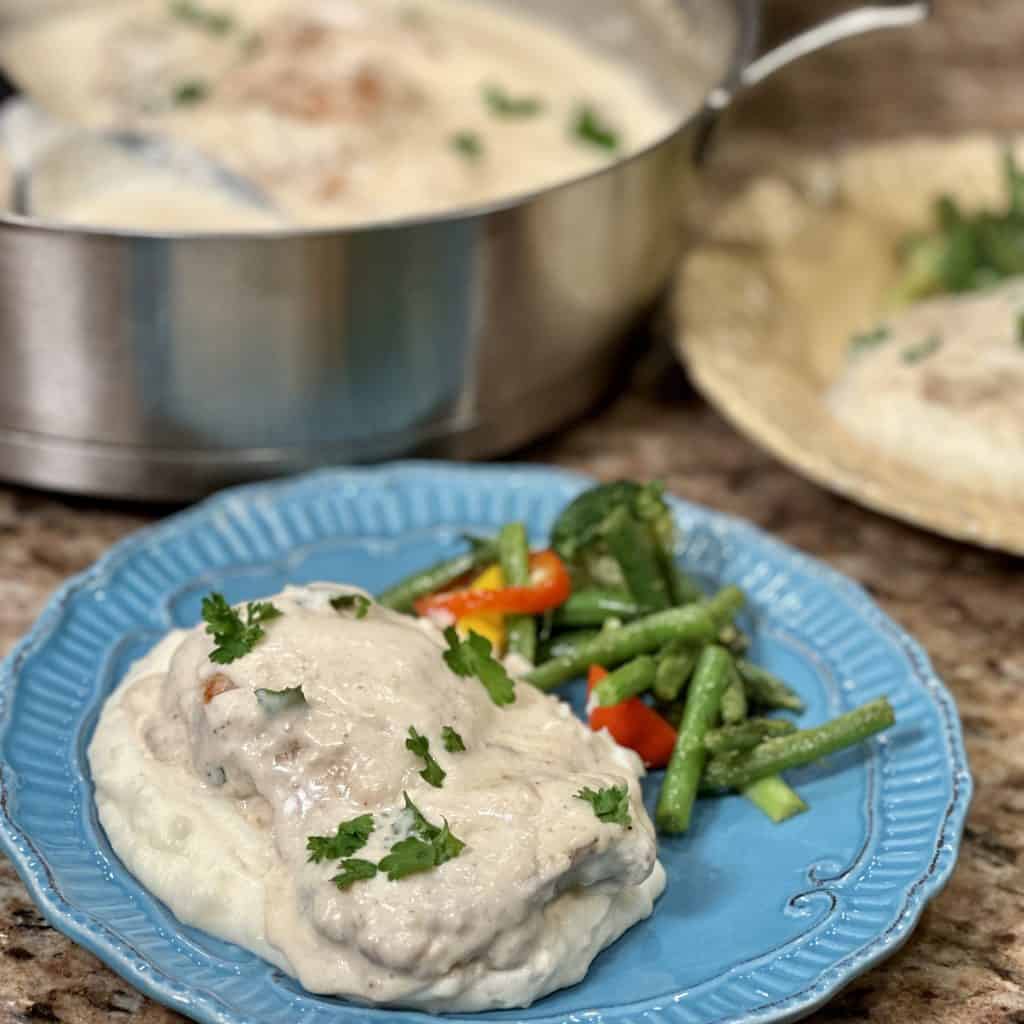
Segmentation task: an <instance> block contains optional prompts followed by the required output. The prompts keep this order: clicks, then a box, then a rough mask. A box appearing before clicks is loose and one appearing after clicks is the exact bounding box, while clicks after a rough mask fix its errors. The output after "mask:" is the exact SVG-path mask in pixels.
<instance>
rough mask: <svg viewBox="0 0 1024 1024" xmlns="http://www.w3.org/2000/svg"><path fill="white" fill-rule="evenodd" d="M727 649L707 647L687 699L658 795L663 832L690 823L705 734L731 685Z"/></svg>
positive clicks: (679, 829) (678, 829)
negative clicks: (673, 748) (726, 690)
mask: <svg viewBox="0 0 1024 1024" xmlns="http://www.w3.org/2000/svg"><path fill="white" fill-rule="evenodd" d="M730 664H731V661H730V658H729V653H728V651H726V650H724V649H723V648H721V647H716V646H714V645H709V646H708V647H705V648H704V651H703V653H702V654H701V656H700V661H698V662H697V670H696V671H695V672H694V674H693V683H692V685H691V686H690V692H689V694H688V695H687V698H686V710H685V712H684V713H683V721H682V724H681V725H680V727H679V736H678V738H677V739H676V746H675V750H674V751H673V752H672V759H671V760H670V761H669V765H668V770H667V771H666V772H665V780H664V782H663V783H662V786H661V793H660V795H659V796H658V809H657V815H656V817H657V821H658V828H659V829H661V831H662V832H668V833H679V832H685V831H686V830H687V828H689V826H690V816H691V814H692V813H693V802H694V800H695V799H696V797H697V789H698V787H699V785H700V778H701V773H702V772H703V771H704V762H705V760H706V759H707V751H706V750H705V748H704V736H705V734H706V733H707V731H708V730H709V729H710V728H711V726H712V725H713V724H714V722H715V719H716V718H717V717H718V713H719V708H720V705H721V702H722V694H723V693H725V689H726V687H727V686H728V685H729V667H730Z"/></svg>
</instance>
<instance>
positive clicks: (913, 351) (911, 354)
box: [903, 334, 942, 366]
mask: <svg viewBox="0 0 1024 1024" xmlns="http://www.w3.org/2000/svg"><path fill="white" fill-rule="evenodd" d="M940 348H942V338H940V337H939V335H937V334H932V335H929V336H928V337H927V338H925V340H924V341H922V342H921V344H920V345H911V347H910V348H908V349H904V351H903V362H905V363H906V364H907V365H908V366H916V365H917V364H918V363H923V362H924V361H925V360H926V359H930V358H931V357H932V356H933V355H935V353H936V352H938V351H939V349H940Z"/></svg>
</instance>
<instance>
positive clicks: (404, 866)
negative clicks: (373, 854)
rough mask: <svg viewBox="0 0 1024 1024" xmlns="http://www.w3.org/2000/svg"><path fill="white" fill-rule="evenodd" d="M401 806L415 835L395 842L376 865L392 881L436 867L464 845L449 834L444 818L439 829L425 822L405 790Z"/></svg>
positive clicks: (450, 832) (456, 855)
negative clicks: (409, 818) (410, 822)
mask: <svg viewBox="0 0 1024 1024" xmlns="http://www.w3.org/2000/svg"><path fill="white" fill-rule="evenodd" d="M405 809H406V810H407V811H409V812H410V813H411V814H412V819H413V825H412V828H413V832H415V833H416V835H414V836H410V837H409V838H408V839H403V840H402V841H401V842H398V843H395V845H394V846H392V847H391V852H390V853H389V854H388V855H387V856H386V857H385V858H384V859H383V860H382V861H381V862H380V865H379V867H380V870H381V871H385V872H387V876H388V878H389V879H390V880H391V881H392V882H397V881H398V880H399V879H402V878H406V877H408V876H409V875H415V874H419V873H421V872H423V871H429V870H430V869H431V868H436V867H440V865H442V864H445V863H447V862H448V861H450V860H454V859H455V858H456V857H458V855H459V854H460V853H462V851H463V850H464V849H465V848H466V844H465V843H464V842H463V841H462V840H461V839H459V838H457V837H456V836H454V835H453V834H452V831H451V829H450V828H449V827H448V822H447V821H445V823H444V825H443V826H441V827H440V828H439V827H438V826H437V825H432V824H431V823H430V822H429V821H427V819H426V818H425V817H424V816H423V813H422V812H421V811H420V809H419V808H418V807H417V806H416V805H415V804H414V803H413V802H412V801H411V800H410V799H409V794H408V793H406V794H405Z"/></svg>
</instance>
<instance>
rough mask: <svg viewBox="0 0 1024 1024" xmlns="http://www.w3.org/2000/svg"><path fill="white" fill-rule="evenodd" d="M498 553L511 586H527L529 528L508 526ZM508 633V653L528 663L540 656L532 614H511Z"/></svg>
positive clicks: (507, 583) (528, 573)
mask: <svg viewBox="0 0 1024 1024" xmlns="http://www.w3.org/2000/svg"><path fill="white" fill-rule="evenodd" d="M498 553H499V555H500V557H501V571H502V574H503V575H504V577H505V584H506V586H509V587H525V586H527V585H528V584H529V582H530V544H529V541H528V540H527V539H526V527H525V526H523V524H522V523H508V524H506V525H505V526H504V527H502V530H501V533H500V534H499V535H498ZM505 628H506V629H507V630H508V651H509V654H519V655H521V656H522V657H524V658H525V659H526V660H527V661H530V662H532V661H534V660H536V657H537V622H536V620H535V619H534V618H533V616H532V615H509V616H507V617H506V619H505Z"/></svg>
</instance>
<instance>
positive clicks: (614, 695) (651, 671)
mask: <svg viewBox="0 0 1024 1024" xmlns="http://www.w3.org/2000/svg"><path fill="white" fill-rule="evenodd" d="M656 673H657V663H656V662H655V660H654V659H653V658H652V657H651V656H650V655H647V654H645V655H642V656H641V657H639V658H637V659H636V660H635V661H629V662H627V663H626V664H625V665H623V666H622V667H621V668H619V669H616V670H615V671H614V672H612V673H611V674H609V675H607V676H605V678H604V679H603V680H601V682H600V683H599V684H598V686H597V687H596V689H595V690H594V696H595V697H596V698H597V702H598V704H599V705H600V706H601V707H603V708H608V707H612V706H613V705H615V704H624V703H625V702H626V701H627V700H630V699H631V698H632V697H639V696H640V694H641V693H646V692H647V691H648V690H649V689H650V688H651V687H652V686H653V685H654V677H655V674H656Z"/></svg>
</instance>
